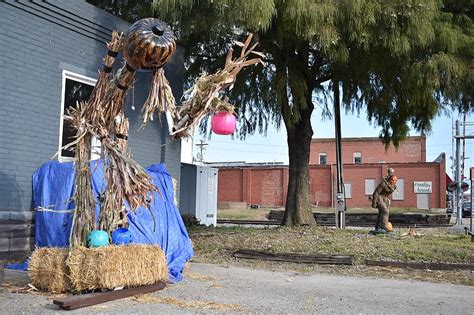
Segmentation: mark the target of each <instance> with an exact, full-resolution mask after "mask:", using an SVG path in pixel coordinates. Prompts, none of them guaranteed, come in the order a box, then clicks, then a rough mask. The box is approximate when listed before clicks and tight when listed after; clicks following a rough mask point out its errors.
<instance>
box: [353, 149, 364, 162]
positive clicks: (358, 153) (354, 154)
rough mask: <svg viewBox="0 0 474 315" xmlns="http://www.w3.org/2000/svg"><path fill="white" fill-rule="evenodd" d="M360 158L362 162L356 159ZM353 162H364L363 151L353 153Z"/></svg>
mask: <svg viewBox="0 0 474 315" xmlns="http://www.w3.org/2000/svg"><path fill="white" fill-rule="evenodd" d="M356 158H360V163H356V161H355V159H356ZM352 163H354V164H362V152H360V151H357V152H354V153H352Z"/></svg>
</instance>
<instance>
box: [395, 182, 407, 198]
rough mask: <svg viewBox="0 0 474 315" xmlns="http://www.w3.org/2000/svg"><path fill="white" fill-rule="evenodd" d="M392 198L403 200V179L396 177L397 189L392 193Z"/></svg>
mask: <svg viewBox="0 0 474 315" xmlns="http://www.w3.org/2000/svg"><path fill="white" fill-rule="evenodd" d="M392 200H405V179H403V178H398V180H397V189H396V190H395V191H394V192H393V193H392Z"/></svg>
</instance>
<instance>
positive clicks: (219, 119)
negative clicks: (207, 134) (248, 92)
mask: <svg viewBox="0 0 474 315" xmlns="http://www.w3.org/2000/svg"><path fill="white" fill-rule="evenodd" d="M211 129H212V131H213V132H214V133H215V134H218V135H231V134H233V133H234V132H235V130H236V129H237V119H236V118H235V116H234V115H232V114H230V113H228V112H219V113H217V114H215V115H214V116H212V121H211Z"/></svg>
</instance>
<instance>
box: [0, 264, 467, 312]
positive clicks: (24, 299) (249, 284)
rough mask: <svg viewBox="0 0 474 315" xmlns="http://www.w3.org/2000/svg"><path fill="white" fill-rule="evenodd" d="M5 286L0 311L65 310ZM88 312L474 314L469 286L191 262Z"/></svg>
mask: <svg viewBox="0 0 474 315" xmlns="http://www.w3.org/2000/svg"><path fill="white" fill-rule="evenodd" d="M5 283H7V284H11V285H12V286H22V285H24V284H26V283H28V278H27V276H26V273H24V272H17V271H11V270H5ZM10 291H11V286H8V285H7V286H6V287H4V288H3V289H0V305H1V307H0V314H55V313H56V314H59V313H65V312H64V311H61V310H59V309H58V308H56V307H55V306H54V305H53V304H52V296H46V295H40V294H37V293H36V294H20V293H11V292H10ZM91 313H101V314H117V313H123V314H125V313H126V314H157V313H161V314H208V313H226V314H228V313H264V314H268V313H299V314H301V313H304V314H307V313H325V314H327V313H329V314H332V313H337V314H340V313H344V314H389V313H390V314H457V315H458V314H473V313H474V287H469V286H462V285H454V284H446V283H429V282H422V281H401V280H389V279H375V278H362V277H343V276H333V275H325V274H310V275H307V274H305V275H302V274H298V273H294V272H291V273H290V272H272V271H264V270H255V269H248V268H241V267H234V266H229V267H222V266H217V265H210V264H198V263H191V264H189V266H188V268H187V269H186V271H185V279H184V280H183V281H181V282H179V283H177V284H172V285H169V286H168V287H167V288H165V289H164V290H162V291H159V292H156V293H153V294H148V295H144V296H140V297H136V298H128V299H123V300H117V301H112V302H109V303H104V304H100V305H96V306H93V307H88V308H83V309H79V310H75V311H69V312H67V314H91Z"/></svg>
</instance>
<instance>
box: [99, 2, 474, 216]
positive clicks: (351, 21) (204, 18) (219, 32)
mask: <svg viewBox="0 0 474 315" xmlns="http://www.w3.org/2000/svg"><path fill="white" fill-rule="evenodd" d="M92 2H93V3H96V4H100V3H101V2H102V1H100V0H95V1H92ZM465 2H466V1H461V0H457V1H456V0H444V1H436V0H395V1H381V0H365V1H363V0H339V1H323V0H247V1H238V0H155V1H153V2H152V3H150V2H149V1H142V2H140V5H135V6H134V7H133V10H132V11H133V12H132V13H128V16H129V17H136V18H139V17H142V16H140V15H141V14H142V13H143V12H147V11H146V10H144V9H143V8H147V7H148V6H150V7H151V8H153V13H154V15H155V16H157V17H159V18H161V19H163V20H165V21H167V22H168V23H170V24H171V25H172V26H173V27H174V28H175V30H176V31H177V34H178V37H179V45H181V46H183V47H184V48H185V55H186V67H187V74H188V78H189V79H190V81H192V79H193V78H194V77H195V76H196V75H198V74H199V73H200V72H201V71H203V70H205V71H213V70H215V69H216V68H218V67H219V66H221V65H222V64H223V56H224V55H225V53H226V51H227V49H228V48H229V45H230V44H231V43H232V42H233V41H234V40H235V39H240V38H243V33H245V32H247V31H251V32H254V33H255V36H254V38H255V40H256V41H258V42H259V45H260V46H259V50H260V51H262V52H263V53H264V54H265V61H266V62H267V66H266V67H262V66H258V67H254V68H251V69H245V70H244V71H243V73H241V74H240V76H239V78H238V80H237V82H236V84H235V85H234V88H233V90H232V92H231V100H232V101H233V102H234V104H236V105H237V106H238V113H239V121H240V126H239V135H240V136H241V137H245V136H246V135H248V134H252V133H254V132H255V131H258V132H263V133H265V132H266V128H267V126H268V125H269V124H270V123H273V124H274V125H275V126H276V127H277V128H279V127H280V123H281V121H283V122H284V126H285V128H286V130H287V142H288V149H289V162H290V165H289V183H288V195H287V201H286V207H285V217H284V224H286V225H311V224H314V223H315V220H314V217H313V215H312V212H311V203H310V185H309V180H310V177H309V153H310V145H311V138H312V135H313V129H312V126H311V114H312V112H313V109H314V103H315V102H320V103H322V104H324V105H327V102H328V97H329V96H328V95H329V91H331V88H332V86H331V85H332V82H337V85H338V86H339V82H340V83H341V88H342V91H343V104H344V106H345V107H346V109H347V110H352V111H360V110H361V109H363V108H365V109H366V111H367V115H368V117H367V119H368V120H370V121H372V122H373V123H375V124H377V125H378V126H380V127H381V131H380V137H381V138H382V139H383V140H384V141H385V142H386V143H389V142H390V141H392V142H393V143H394V144H395V145H398V143H399V141H401V140H403V139H404V138H405V137H406V135H407V133H408V131H409V127H408V125H407V123H408V122H409V123H411V125H412V126H413V128H415V129H416V130H417V131H420V132H428V131H429V130H430V128H431V125H430V121H431V120H432V118H433V117H434V116H435V115H436V114H437V113H438V112H439V111H440V109H442V105H443V104H451V105H454V106H460V107H462V108H464V109H469V108H470V107H471V105H472V87H473V84H472V83H473V59H472V58H473V36H472V35H473V34H472V32H473V24H472V18H473V17H472V12H473V9H472V8H473V1H472V0H469V4H468V5H466V3H465ZM128 3H129V1H127V0H116V1H112V2H110V1H105V4H104V3H102V5H103V6H104V7H106V8H108V9H109V10H112V11H114V10H115V13H117V12H118V11H120V10H123V8H124V7H125V4H128ZM463 4H464V5H463ZM128 12H130V11H128ZM122 14H123V12H122ZM220 56H222V57H220ZM328 82H330V84H328Z"/></svg>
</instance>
